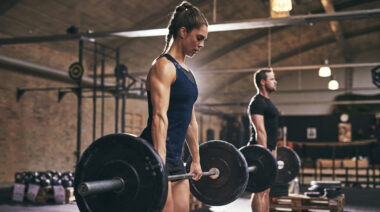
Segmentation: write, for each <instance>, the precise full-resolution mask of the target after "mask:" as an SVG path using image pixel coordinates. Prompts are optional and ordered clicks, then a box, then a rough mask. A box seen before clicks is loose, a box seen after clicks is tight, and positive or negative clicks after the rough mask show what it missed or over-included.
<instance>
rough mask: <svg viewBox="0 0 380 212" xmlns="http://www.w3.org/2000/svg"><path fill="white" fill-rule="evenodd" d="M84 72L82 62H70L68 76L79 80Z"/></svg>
mask: <svg viewBox="0 0 380 212" xmlns="http://www.w3.org/2000/svg"><path fill="white" fill-rule="evenodd" d="M83 73H84V69H83V66H82V64H80V63H77V62H76V63H72V64H71V65H70V67H69V76H70V78H71V79H73V80H81V79H82V76H83Z"/></svg>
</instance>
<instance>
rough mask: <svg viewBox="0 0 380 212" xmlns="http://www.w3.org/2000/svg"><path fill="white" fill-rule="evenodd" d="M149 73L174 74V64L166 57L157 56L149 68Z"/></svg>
mask: <svg viewBox="0 0 380 212" xmlns="http://www.w3.org/2000/svg"><path fill="white" fill-rule="evenodd" d="M149 72H151V73H155V74H159V75H175V74H176V70H175V66H174V64H173V63H172V62H171V61H170V60H169V59H167V58H166V57H158V58H156V59H155V60H154V61H153V63H152V67H151V68H150V71H149Z"/></svg>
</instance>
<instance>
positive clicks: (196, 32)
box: [182, 25, 208, 57]
mask: <svg viewBox="0 0 380 212" xmlns="http://www.w3.org/2000/svg"><path fill="white" fill-rule="evenodd" d="M207 33H208V27H207V26H206V25H202V26H201V27H200V28H199V29H193V30H191V31H190V32H186V29H184V30H183V31H182V36H183V42H182V44H183V45H182V47H183V48H182V49H183V51H184V53H185V55H187V56H189V57H192V56H194V55H195V54H196V53H197V52H198V51H200V50H201V48H202V47H204V45H205V40H206V39H207Z"/></svg>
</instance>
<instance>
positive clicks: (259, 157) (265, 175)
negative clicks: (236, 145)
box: [240, 145, 277, 193]
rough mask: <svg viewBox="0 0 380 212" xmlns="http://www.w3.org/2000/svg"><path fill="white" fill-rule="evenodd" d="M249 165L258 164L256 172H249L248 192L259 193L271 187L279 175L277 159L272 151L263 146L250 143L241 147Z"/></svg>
mask: <svg viewBox="0 0 380 212" xmlns="http://www.w3.org/2000/svg"><path fill="white" fill-rule="evenodd" d="M240 151H241V153H243V155H244V157H245V159H246V160H247V164H248V167H250V166H256V167H257V169H256V170H255V171H254V172H250V173H249V180H248V185H247V189H246V191H247V192H251V193H259V192H262V191H264V190H266V189H268V188H270V187H271V186H272V185H273V183H274V182H275V179H276V176H277V161H276V159H275V158H274V156H273V155H272V153H271V152H270V151H269V150H268V149H266V148H265V147H263V146H260V145H249V146H245V147H242V148H241V149H240Z"/></svg>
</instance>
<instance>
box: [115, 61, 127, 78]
mask: <svg viewBox="0 0 380 212" xmlns="http://www.w3.org/2000/svg"><path fill="white" fill-rule="evenodd" d="M127 75H128V68H127V66H125V65H124V64H118V65H117V66H116V67H115V76H116V77H119V78H122V77H126V76H127Z"/></svg>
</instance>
